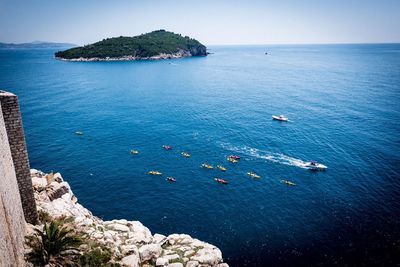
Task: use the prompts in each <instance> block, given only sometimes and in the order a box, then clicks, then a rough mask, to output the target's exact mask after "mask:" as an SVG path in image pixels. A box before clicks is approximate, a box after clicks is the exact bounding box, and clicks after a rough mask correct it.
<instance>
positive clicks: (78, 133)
mask: <svg viewBox="0 0 400 267" xmlns="http://www.w3.org/2000/svg"><path fill="white" fill-rule="evenodd" d="M75 134H76V135H83V132H79V131H78V132H75Z"/></svg>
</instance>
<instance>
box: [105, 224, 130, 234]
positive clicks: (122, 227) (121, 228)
mask: <svg viewBox="0 0 400 267" xmlns="http://www.w3.org/2000/svg"><path fill="white" fill-rule="evenodd" d="M108 227H110V228H111V229H113V230H115V231H118V232H129V227H128V226H126V225H123V224H119V223H115V224H111V225H109V226H108Z"/></svg>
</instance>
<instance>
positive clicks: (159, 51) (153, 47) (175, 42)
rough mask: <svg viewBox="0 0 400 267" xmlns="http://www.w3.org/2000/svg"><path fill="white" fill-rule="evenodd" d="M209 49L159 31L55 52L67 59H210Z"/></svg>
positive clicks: (56, 54)
mask: <svg viewBox="0 0 400 267" xmlns="http://www.w3.org/2000/svg"><path fill="white" fill-rule="evenodd" d="M206 55H207V48H206V47H205V46H204V45H202V44H201V43H200V42H199V41H197V40H195V39H192V38H190V37H188V36H185V37H183V36H182V35H180V34H176V33H173V32H168V31H165V30H157V31H153V32H150V33H146V34H142V35H139V36H135V37H123V36H120V37H114V38H107V39H104V40H102V41H100V42H97V43H94V44H90V45H85V46H82V47H75V48H71V49H68V50H65V51H59V52H57V53H55V56H56V58H59V59H65V60H79V59H81V60H83V61H84V60H85V59H87V60H90V59H96V60H106V59H116V60H118V59H120V60H135V59H162V58H178V57H189V56H206Z"/></svg>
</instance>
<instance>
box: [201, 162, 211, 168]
mask: <svg viewBox="0 0 400 267" xmlns="http://www.w3.org/2000/svg"><path fill="white" fill-rule="evenodd" d="M201 167H202V168H204V169H214V167H213V166H211V165H208V164H206V163H203V164H201Z"/></svg>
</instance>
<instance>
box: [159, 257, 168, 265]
mask: <svg viewBox="0 0 400 267" xmlns="http://www.w3.org/2000/svg"><path fill="white" fill-rule="evenodd" d="M168 263H169V261H168V259H166V258H158V259H157V261H156V266H166V265H168Z"/></svg>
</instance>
